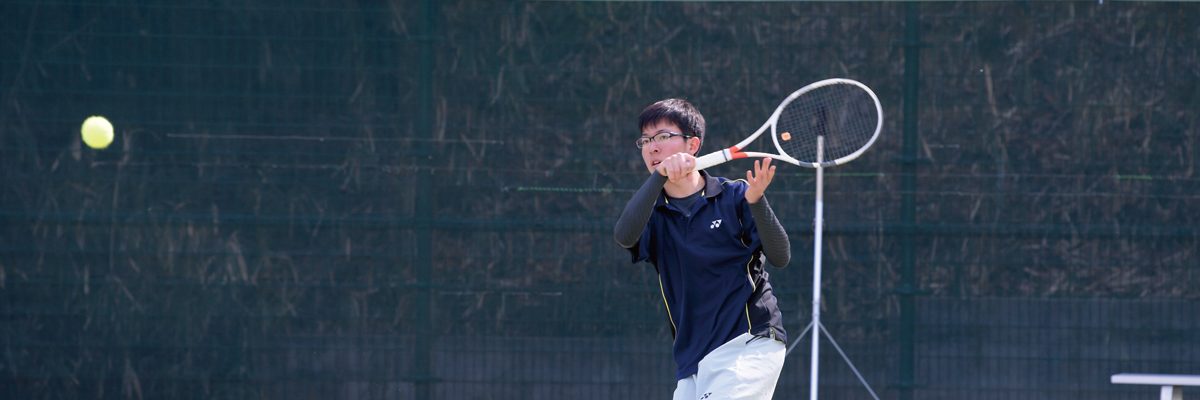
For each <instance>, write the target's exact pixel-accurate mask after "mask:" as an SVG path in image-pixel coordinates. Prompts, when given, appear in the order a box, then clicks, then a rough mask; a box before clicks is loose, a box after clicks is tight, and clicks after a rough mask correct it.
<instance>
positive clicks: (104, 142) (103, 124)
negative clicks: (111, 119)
mask: <svg viewBox="0 0 1200 400" xmlns="http://www.w3.org/2000/svg"><path fill="white" fill-rule="evenodd" d="M81 133H83V142H84V143H87V145H88V147H91V148H93V149H103V148H105V147H108V145H109V144H111V143H112V141H113V127H112V124H110V123H108V120H107V119H104V117H91V118H88V119H87V120H85V121H83V129H82V130H81Z"/></svg>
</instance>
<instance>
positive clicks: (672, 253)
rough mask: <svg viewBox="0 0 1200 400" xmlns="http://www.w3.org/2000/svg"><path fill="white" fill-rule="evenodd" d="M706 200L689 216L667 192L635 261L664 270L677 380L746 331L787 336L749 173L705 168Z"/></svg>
mask: <svg viewBox="0 0 1200 400" xmlns="http://www.w3.org/2000/svg"><path fill="white" fill-rule="evenodd" d="M701 176H702V177H703V178H704V179H705V186H704V189H702V190H703V192H702V194H701V199H699V200H697V201H696V204H694V205H693V206H692V216H691V217H685V216H684V214H683V213H682V212H680V211H679V209H678V208H675V206H674V205H672V204H671V203H670V201H669V200H668V199H667V198H666V196H665V191H664V193H660V194H659V196H658V201H657V202H656V203H655V205H654V212H653V213H651V215H650V221H648V222H647V223H646V229H645V230H644V231H642V236H641V238H640V239H638V243H637V245H635V246H634V247H632V248H630V249H629V250H630V252H632V253H633V262H635V263H636V262H640V261H648V262H650V264H653V265H654V268H655V270H657V271H658V282H659V286H660V288H661V290H662V297H663V302H664V303H665V304H666V306H667V313H668V314H669V316H670V319H671V330H672V333H674V335H675V343H674V348H673V354H674V357H675V363H676V364H677V365H678V372H677V374H676V377H675V378H676V379H677V380H678V379H683V378H686V377H688V376H691V375H692V374H695V373H696V370H697V365H698V364H699V363H700V360H701V359H703V358H704V356H705V355H707V354H708V353H709V352H710V351H712V350H713V349H715V348H717V347H719V346H721V345H722V344H725V343H727V342H729V341H730V340H733V339H734V338H736V337H738V336H739V335H741V334H743V333H750V334H753V335H757V336H764V337H769V338H774V339H776V340H779V341H781V342H784V343H786V342H787V334H786V332H785V331H784V330H783V315H782V314H781V313H780V312H779V307H778V305H777V304H776V301H775V295H774V294H773V293H772V291H771V284H770V283H769V282H768V281H767V276H768V274H767V272H766V271H764V270H763V262H762V243H760V242H759V238H758V229H756V228H755V225H754V217H753V216H752V215H751V214H750V204H749V203H748V202H746V189H747V188H748V186H749V185H748V184H747V183H746V182H745V181H743V180H729V179H726V178H720V177H712V176H709V175H708V174H707V173H705V172H704V171H701Z"/></svg>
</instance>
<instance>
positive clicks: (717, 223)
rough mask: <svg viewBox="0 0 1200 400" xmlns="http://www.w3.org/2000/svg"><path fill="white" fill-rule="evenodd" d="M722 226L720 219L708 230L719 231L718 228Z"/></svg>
mask: <svg viewBox="0 0 1200 400" xmlns="http://www.w3.org/2000/svg"><path fill="white" fill-rule="evenodd" d="M720 226H721V220H719V219H718V220H716V221H713V222H712V224H711V225H709V226H708V229H717V227H720Z"/></svg>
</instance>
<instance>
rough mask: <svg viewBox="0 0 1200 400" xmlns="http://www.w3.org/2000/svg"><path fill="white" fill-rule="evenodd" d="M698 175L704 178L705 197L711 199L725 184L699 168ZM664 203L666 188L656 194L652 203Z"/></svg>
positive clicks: (659, 204)
mask: <svg viewBox="0 0 1200 400" xmlns="http://www.w3.org/2000/svg"><path fill="white" fill-rule="evenodd" d="M700 177H701V178H703V179H704V189H702V190H703V191H704V197H705V198H709V199H711V198H713V197H716V196H717V195H718V194H721V190H722V188H724V187H725V185H722V184H721V181H720V180H717V178H716V177H713V176H712V175H709V174H708V171H705V170H700ZM665 205H667V191H666V190H664V191H662V192H660V193H659V194H658V201H656V202H655V203H654V206H655V207H662V206H665Z"/></svg>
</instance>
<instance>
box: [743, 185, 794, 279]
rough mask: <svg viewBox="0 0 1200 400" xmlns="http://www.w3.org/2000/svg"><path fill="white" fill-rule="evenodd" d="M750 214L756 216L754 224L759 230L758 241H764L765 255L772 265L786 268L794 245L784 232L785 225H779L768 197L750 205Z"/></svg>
mask: <svg viewBox="0 0 1200 400" xmlns="http://www.w3.org/2000/svg"><path fill="white" fill-rule="evenodd" d="M750 214H751V215H753V216H754V224H755V226H756V227H757V228H758V239H759V240H761V241H762V246H763V254H764V255H766V257H767V260H770V262H771V265H774V266H776V267H779V268H783V267H786V266H787V265H788V262H789V261H791V259H792V245H791V243H790V242H788V236H787V232H785V231H784V230H783V225H781V224H780V223H779V219H777V218H775V212H774V211H772V210H771V205H770V204H767V197H766V196H763V197H762V199H760V200H759V201H758V202H757V203H750Z"/></svg>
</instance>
